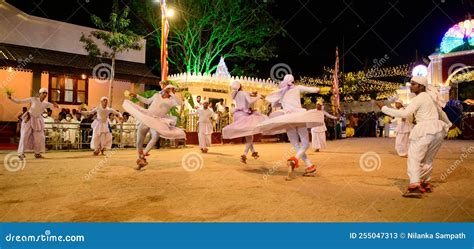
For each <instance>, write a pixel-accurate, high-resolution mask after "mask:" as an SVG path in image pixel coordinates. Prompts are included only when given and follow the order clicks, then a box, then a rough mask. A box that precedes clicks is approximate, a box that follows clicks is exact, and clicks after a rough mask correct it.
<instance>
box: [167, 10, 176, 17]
mask: <svg viewBox="0 0 474 249" xmlns="http://www.w3.org/2000/svg"><path fill="white" fill-rule="evenodd" d="M166 16H167V17H173V16H174V9H167V10H166Z"/></svg>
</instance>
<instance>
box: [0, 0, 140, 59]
mask: <svg viewBox="0 0 474 249" xmlns="http://www.w3.org/2000/svg"><path fill="white" fill-rule="evenodd" d="M93 30H94V29H92V28H88V27H84V26H79V25H74V24H70V23H65V22H60V21H55V20H50V19H46V18H41V17H36V16H31V15H28V14H26V13H24V12H22V11H21V10H19V9H17V8H15V7H13V6H12V5H10V4H8V3H6V2H5V1H4V0H0V43H8V44H15V45H21V46H27V47H34V48H42V49H49V50H55V51H61V52H67V53H73V54H82V55H87V52H86V50H85V49H84V48H83V43H82V42H80V41H79V39H80V37H81V35H82V33H84V34H85V35H88V34H89V33H90V32H91V31H93ZM141 43H142V49H141V50H139V51H135V50H131V51H129V52H124V53H121V54H120V55H119V56H118V58H117V59H119V60H124V61H131V62H138V63H145V47H146V46H145V40H144V39H142V41H141ZM98 44H100V43H98ZM102 48H103V47H102Z"/></svg>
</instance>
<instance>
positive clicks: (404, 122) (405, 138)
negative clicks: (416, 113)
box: [395, 99, 413, 157]
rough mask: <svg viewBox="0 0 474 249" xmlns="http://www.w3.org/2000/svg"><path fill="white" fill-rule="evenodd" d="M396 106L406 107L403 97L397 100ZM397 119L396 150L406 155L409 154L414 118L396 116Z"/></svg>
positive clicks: (400, 154) (402, 108)
mask: <svg viewBox="0 0 474 249" xmlns="http://www.w3.org/2000/svg"><path fill="white" fill-rule="evenodd" d="M395 108H397V109H398V110H404V109H405V108H404V107H403V101H402V100H401V99H398V100H396V101H395ZM395 120H396V122H397V127H396V128H395V133H396V134H397V136H396V138H395V150H396V151H397V154H398V155H399V156H401V157H406V156H407V155H408V145H409V142H410V140H409V136H410V131H411V129H412V127H413V124H412V122H413V119H412V117H411V116H410V117H407V118H395Z"/></svg>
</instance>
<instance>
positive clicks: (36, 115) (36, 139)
mask: <svg viewBox="0 0 474 249" xmlns="http://www.w3.org/2000/svg"><path fill="white" fill-rule="evenodd" d="M7 95H8V98H9V99H10V100H11V101H13V102H15V103H17V104H20V103H21V104H23V103H30V104H31V106H30V109H29V110H28V111H27V112H25V113H23V116H22V121H21V130H20V144H19V145H18V157H19V158H20V159H21V160H23V159H24V158H25V152H26V151H34V153H35V158H43V156H42V155H41V153H43V152H45V151H46V144H45V140H46V137H45V132H44V119H43V116H42V114H43V113H44V111H45V110H46V109H47V108H52V107H55V108H59V106H58V105H57V104H56V103H49V102H48V101H46V97H47V96H48V89H46V88H41V89H40V90H39V97H31V98H26V99H16V98H13V97H12V95H11V94H8V93H7Z"/></svg>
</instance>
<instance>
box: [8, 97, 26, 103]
mask: <svg viewBox="0 0 474 249" xmlns="http://www.w3.org/2000/svg"><path fill="white" fill-rule="evenodd" d="M8 99H10V100H11V101H12V102H14V103H16V104H23V103H31V97H30V98H26V99H16V98H13V97H12V96H8Z"/></svg>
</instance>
